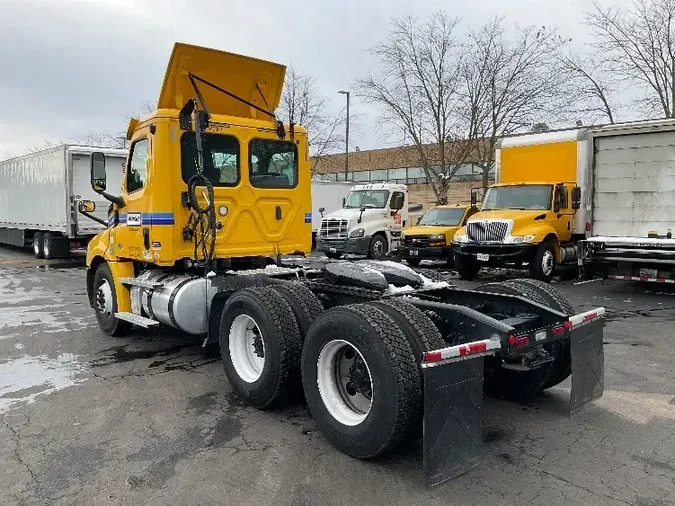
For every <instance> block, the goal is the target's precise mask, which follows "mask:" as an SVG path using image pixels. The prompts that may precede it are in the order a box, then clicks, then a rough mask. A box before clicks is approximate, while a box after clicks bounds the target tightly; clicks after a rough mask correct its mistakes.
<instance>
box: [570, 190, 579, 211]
mask: <svg viewBox="0 0 675 506" xmlns="http://www.w3.org/2000/svg"><path fill="white" fill-rule="evenodd" d="M580 208H581V188H580V187H579V186H575V187H574V188H572V209H580Z"/></svg>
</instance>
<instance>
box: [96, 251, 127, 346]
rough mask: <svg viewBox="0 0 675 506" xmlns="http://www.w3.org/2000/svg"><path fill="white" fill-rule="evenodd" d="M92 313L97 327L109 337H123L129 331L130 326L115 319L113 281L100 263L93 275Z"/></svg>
mask: <svg viewBox="0 0 675 506" xmlns="http://www.w3.org/2000/svg"><path fill="white" fill-rule="evenodd" d="M93 287H94V311H95V313H96V320H97V321H98V326H99V327H100V328H101V330H102V331H103V332H105V333H106V334H108V335H109V336H115V337H119V336H123V335H124V334H126V333H127V332H129V331H130V330H131V327H132V324H131V323H129V322H126V321H123V320H119V319H117V318H116V317H115V313H117V292H116V290H115V281H114V279H113V276H112V273H111V272H110V267H108V264H106V263H102V264H101V265H99V266H98V268H97V269H96V273H95V274H94V284H93Z"/></svg>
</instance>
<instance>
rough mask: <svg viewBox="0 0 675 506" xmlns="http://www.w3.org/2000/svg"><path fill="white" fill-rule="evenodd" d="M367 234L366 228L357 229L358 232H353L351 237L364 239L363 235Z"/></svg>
mask: <svg viewBox="0 0 675 506" xmlns="http://www.w3.org/2000/svg"><path fill="white" fill-rule="evenodd" d="M365 233H366V229H365V228H357V229H356V230H352V233H351V234H349V237H350V238H354V237H363V234H365Z"/></svg>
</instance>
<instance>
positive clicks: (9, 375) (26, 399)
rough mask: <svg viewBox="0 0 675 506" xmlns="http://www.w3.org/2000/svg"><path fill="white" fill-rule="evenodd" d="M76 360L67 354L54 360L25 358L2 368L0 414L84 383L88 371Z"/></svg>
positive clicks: (0, 371)
mask: <svg viewBox="0 0 675 506" xmlns="http://www.w3.org/2000/svg"><path fill="white" fill-rule="evenodd" d="M77 359H78V357H77V355H73V354H72V353H64V354H62V355H59V356H58V357H56V358H55V359H53V358H49V357H46V356H44V355H42V356H38V357H30V356H24V357H20V358H16V359H13V360H9V361H7V362H5V363H2V364H0V413H4V412H5V411H7V410H8V409H10V408H11V407H12V406H13V405H15V404H19V403H25V404H30V403H32V402H34V401H35V399H36V398H37V396H38V395H41V394H51V393H53V392H56V391H57V390H61V389H63V388H67V387H70V386H73V385H75V384H77V383H81V382H82V381H84V380H85V379H86V368H85V366H84V364H82V363H80V362H78V361H77Z"/></svg>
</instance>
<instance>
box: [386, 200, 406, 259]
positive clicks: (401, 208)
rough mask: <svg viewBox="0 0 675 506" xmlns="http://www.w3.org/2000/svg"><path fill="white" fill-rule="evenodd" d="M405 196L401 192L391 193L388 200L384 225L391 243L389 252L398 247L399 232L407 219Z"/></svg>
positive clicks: (399, 240)
mask: <svg viewBox="0 0 675 506" xmlns="http://www.w3.org/2000/svg"><path fill="white" fill-rule="evenodd" d="M406 197H407V194H406V193H405V192H402V191H393V192H391V197H390V198H389V205H388V206H387V208H386V211H385V212H386V216H385V225H386V228H387V229H388V230H389V232H390V234H389V236H390V238H391V243H390V244H389V250H390V251H393V250H395V249H397V248H398V247H400V242H401V231H402V230H403V227H404V222H405V220H406V219H407V217H408V202H407V198H406Z"/></svg>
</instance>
